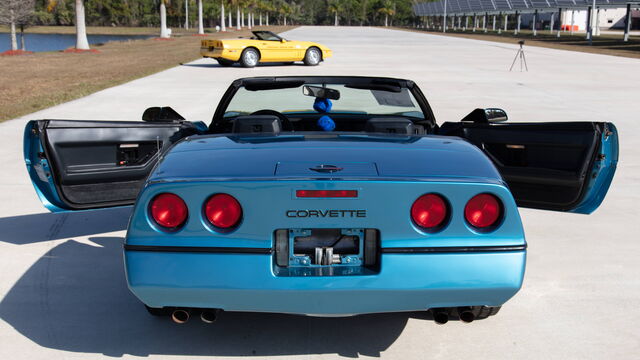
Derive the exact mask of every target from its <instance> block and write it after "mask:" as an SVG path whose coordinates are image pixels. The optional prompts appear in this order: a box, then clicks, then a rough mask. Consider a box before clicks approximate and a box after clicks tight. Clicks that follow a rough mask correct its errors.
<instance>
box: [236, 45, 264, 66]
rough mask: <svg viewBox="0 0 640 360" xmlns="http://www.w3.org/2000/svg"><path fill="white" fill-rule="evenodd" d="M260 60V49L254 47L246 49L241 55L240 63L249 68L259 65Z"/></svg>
mask: <svg viewBox="0 0 640 360" xmlns="http://www.w3.org/2000/svg"><path fill="white" fill-rule="evenodd" d="M259 60H260V54H259V53H258V50H256V49H254V48H247V49H244V51H243V52H242V55H240V64H242V66H244V67H247V68H252V67H254V66H256V65H258V61H259Z"/></svg>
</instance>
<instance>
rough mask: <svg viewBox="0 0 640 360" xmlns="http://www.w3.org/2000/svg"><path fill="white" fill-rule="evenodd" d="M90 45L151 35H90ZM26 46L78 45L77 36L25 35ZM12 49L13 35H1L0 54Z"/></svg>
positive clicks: (47, 48) (57, 47) (59, 47)
mask: <svg viewBox="0 0 640 360" xmlns="http://www.w3.org/2000/svg"><path fill="white" fill-rule="evenodd" d="M87 37H88V38H89V44H99V43H106V42H109V41H126V40H133V39H147V38H150V37H152V36H149V35H88V36H87ZM24 41H25V45H26V47H27V50H28V51H57V50H64V49H67V48H70V47H74V46H75V45H76V35H75V34H29V33H25V37H24ZM18 48H20V33H18ZM10 49H11V34H9V33H0V52H3V51H6V50H10Z"/></svg>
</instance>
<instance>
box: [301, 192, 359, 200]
mask: <svg viewBox="0 0 640 360" xmlns="http://www.w3.org/2000/svg"><path fill="white" fill-rule="evenodd" d="M296 196H297V197H299V198H357V197H358V190H296Z"/></svg>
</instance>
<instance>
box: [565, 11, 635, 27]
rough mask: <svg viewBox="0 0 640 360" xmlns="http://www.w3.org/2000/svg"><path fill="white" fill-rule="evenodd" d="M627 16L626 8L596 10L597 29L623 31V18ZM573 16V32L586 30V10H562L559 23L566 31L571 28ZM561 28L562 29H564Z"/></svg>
mask: <svg viewBox="0 0 640 360" xmlns="http://www.w3.org/2000/svg"><path fill="white" fill-rule="evenodd" d="M626 15H627V9H626V8H603V9H597V10H596V15H595V18H596V20H597V21H598V27H597V29H601V30H608V29H624V18H625V16H626ZM572 16H573V25H574V30H578V31H586V30H587V18H588V14H587V10H571V9H567V10H562V15H561V22H562V25H563V26H564V27H566V29H567V30H569V29H570V26H571V23H572V21H571V17H572ZM564 27H563V28H564Z"/></svg>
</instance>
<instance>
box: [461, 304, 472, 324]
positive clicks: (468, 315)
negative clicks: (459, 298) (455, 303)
mask: <svg viewBox="0 0 640 360" xmlns="http://www.w3.org/2000/svg"><path fill="white" fill-rule="evenodd" d="M458 317H459V318H460V321H462V322H466V323H470V322H472V321H473V320H475V319H476V315H475V314H474V313H473V311H472V309H471V308H470V307H459V308H458Z"/></svg>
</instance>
